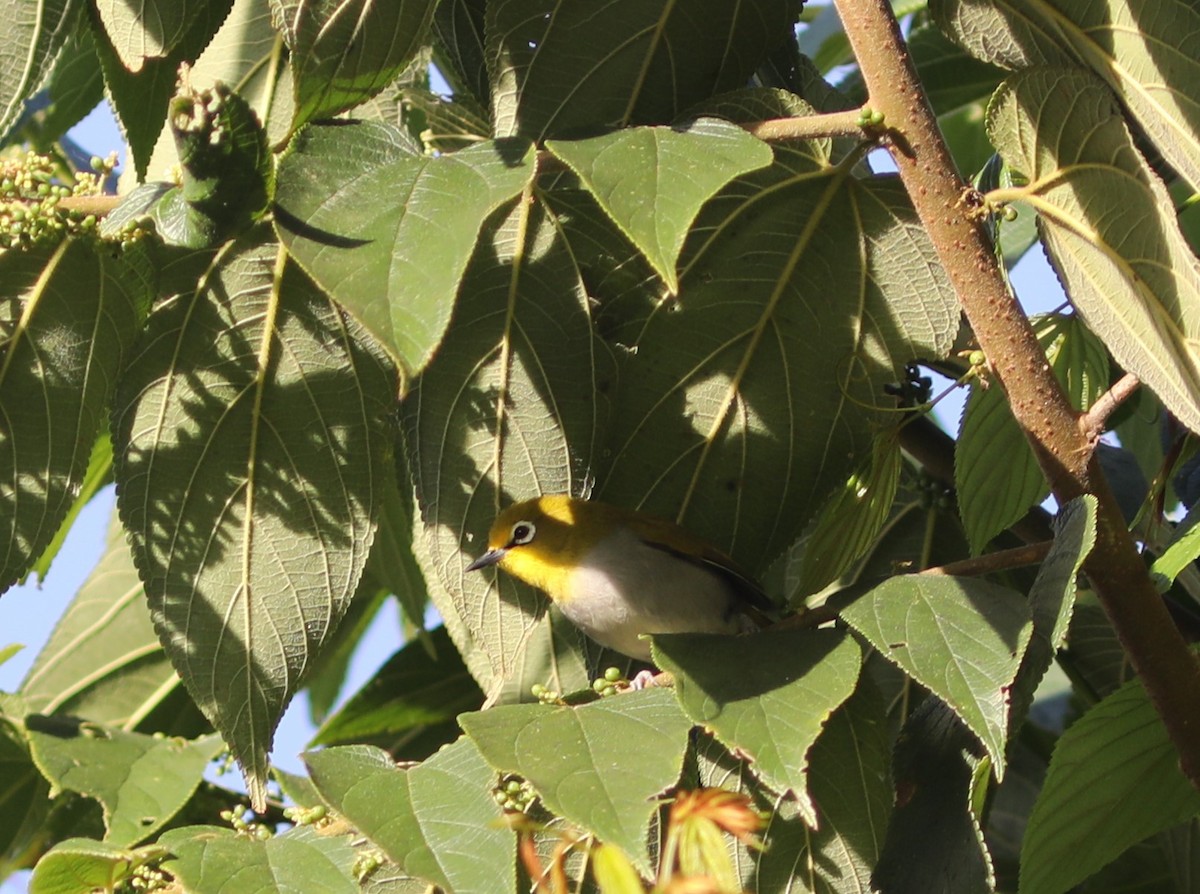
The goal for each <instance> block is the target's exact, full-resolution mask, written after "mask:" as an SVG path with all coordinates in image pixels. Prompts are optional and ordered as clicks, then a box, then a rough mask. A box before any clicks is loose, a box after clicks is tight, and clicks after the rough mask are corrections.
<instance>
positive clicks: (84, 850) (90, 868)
mask: <svg viewBox="0 0 1200 894" xmlns="http://www.w3.org/2000/svg"><path fill="white" fill-rule="evenodd" d="M164 854H165V851H164V850H163V849H162V848H161V847H159V846H157V845H152V846H150V847H141V848H129V847H126V846H124V845H121V844H115V843H113V842H110V841H94V840H92V839H91V838H68V839H66V840H65V841H60V842H58V843H57V844H55V845H54V847H52V848H51V849H50V850H49V851H47V852H46V853H45V854H44V855H43V856H42V858H41V859H40V860H38V862H37V866H35V867H34V869H33V875H32V876H31V877H30V879H29V892H30V894H79V892H80V891H112V890H114V889H116V888H117V887H118V886H120V885H121V883H123V882H125V883H127V882H128V881H129V880H130V878H132V871H133V869H134V868H136V867H137V866H140V865H143V864H145V863H148V862H150V861H152V860H156V859H159V858H161V857H162V856H164Z"/></svg>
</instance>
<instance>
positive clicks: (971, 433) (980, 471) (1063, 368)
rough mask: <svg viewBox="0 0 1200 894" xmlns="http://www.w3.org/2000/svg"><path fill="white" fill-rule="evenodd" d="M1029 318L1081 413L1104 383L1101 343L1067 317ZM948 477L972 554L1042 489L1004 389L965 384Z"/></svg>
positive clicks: (1105, 366)
mask: <svg viewBox="0 0 1200 894" xmlns="http://www.w3.org/2000/svg"><path fill="white" fill-rule="evenodd" d="M1030 322H1031V323H1032V325H1033V328H1034V332H1035V333H1036V335H1037V338H1038V342H1039V343H1040V344H1041V346H1042V349H1043V350H1044V351H1045V352H1046V360H1047V361H1048V362H1049V364H1050V368H1051V369H1052V370H1053V371H1054V375H1055V376H1056V377H1057V378H1058V381H1059V382H1060V383H1061V384H1062V386H1063V390H1064V391H1065V392H1066V394H1067V399H1068V400H1070V402H1071V406H1073V407H1075V408H1076V409H1077V410H1080V411H1083V412H1086V411H1087V410H1088V408H1089V407H1091V405H1092V403H1093V402H1094V401H1095V400H1096V398H1098V397H1099V396H1100V395H1101V394H1103V393H1104V391H1105V390H1107V388H1108V382H1109V371H1108V352H1107V351H1105V349H1104V345H1103V344H1101V343H1100V341H1099V339H1097V338H1096V336H1094V335H1093V334H1092V333H1091V331H1090V330H1089V329H1088V328H1087V326H1085V325H1084V324H1083V322H1082V321H1081V320H1080V319H1079V318H1078V317H1075V316H1064V315H1059V314H1046V315H1044V316H1036V317H1034V318H1033V319H1032V320H1031V321H1030ZM954 483H955V487H956V488H957V491H958V508H959V513H960V514H961V516H962V520H963V527H964V528H966V531H967V537H968V539H969V540H970V542H971V550H972V552H975V553H979V552H982V551H983V548H984V547H985V546H987V544H988V541H990V540H991V539H992V538H993V537H995V536H996V535H997V534H999V533H1000V532H1001V531H1003V530H1004V529H1005V528H1007V527H1008V526H1009V525H1011V524H1012V523H1013V522H1015V521H1017V520H1018V519H1020V518H1021V517H1022V516H1024V515H1025V513H1026V512H1028V511H1029V508H1030V507H1031V506H1036V505H1037V504H1038V503H1040V502H1041V501H1042V500H1043V499H1045V498H1046V496H1047V495H1048V494H1049V493H1050V486H1049V485H1048V484H1046V479H1045V478H1044V477H1043V476H1042V470H1041V467H1040V466H1039V465H1038V462H1037V458H1036V457H1035V456H1034V455H1033V449H1032V448H1031V447H1030V446H1029V440H1028V438H1026V437H1025V433H1024V432H1023V431H1022V430H1021V428H1020V426H1018V425H1017V421H1016V419H1014V418H1013V414H1012V410H1011V409H1010V408H1009V405H1008V396H1007V395H1006V394H1005V393H1004V389H1003V388H1001V387H1000V386H998V385H997V384H996V383H995V382H989V383H988V385H987V387H984V386H983V385H981V384H979V383H978V382H977V383H975V384H973V385H972V386H971V396H970V397H969V398H968V399H967V404H966V407H965V408H964V409H963V416H962V424H961V426H960V427H959V434H958V441H957V443H956V445H955V448H954Z"/></svg>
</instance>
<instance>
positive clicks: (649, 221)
mask: <svg viewBox="0 0 1200 894" xmlns="http://www.w3.org/2000/svg"><path fill="white" fill-rule="evenodd" d="M546 148H547V149H549V150H550V152H551V153H552V154H554V155H555V156H556V157H557V158H559V159H561V160H562V161H564V162H565V163H566V164H567V166H568V167H569V168H570V169H571V170H573V171H574V172H575V173H576V174H578V175H579V178H580V179H581V180H582V181H583V185H584V187H586V189H587V190H588V191H589V192H590V193H592V195H594V196H595V197H596V201H598V202H599V203H600V207H601V208H603V209H604V211H605V213H606V214H608V216H609V217H611V218H612V220H613V223H615V224H616V225H617V226H618V227H620V228H621V232H622V233H624V234H625V235H626V236H627V237H629V240H630V241H631V242H632V243H633V244H634V245H636V246H637V247H638V250H639V251H641V253H642V254H643V255H645V256H646V259H647V260H648V261H649V262H650V263H651V264H652V265H653V266H654V269H655V270H656V271H658V274H659V276H661V277H662V278H663V280H664V281H665V282H666V284H667V288H668V290H669V291H670V292H671V293H672V294H674V293H675V292H678V291H679V278H678V277H677V276H676V272H675V263H676V261H677V260H678V258H679V252H680V249H682V248H683V240H684V239H685V238H686V237H687V234H688V230H689V229H690V228H691V225H692V222H693V221H694V220H695V219H696V215H697V214H698V213H699V212H700V206H701V205H703V204H704V203H705V202H707V201H708V200H709V199H710V198H712V197H713V196H714V195H715V194H716V193H717V192H718V191H719V190H720V189H721V188H722V187H724V186H725V185H726V184H728V183H729V181H731V180H733V179H734V178H735V177H738V176H740V175H742V174H748V173H749V172H750V171H753V170H756V169H757V168H762V167H766V166H767V165H769V164H770V163H771V160H772V157H773V156H772V154H771V148H770V147H769V146H768V145H767V144H766V143H764V142H763V141H762V140H758V139H755V138H754V137H752V136H750V134H748V133H747V132H746V131H744V130H742V128H740V127H737V126H736V125H733V124H728V123H726V122H724V121H718V120H716V119H712V118H701V119H700V120H699V121H694V122H691V123H690V124H688V125H687V126H676V127H635V128H627V129H624V130H620V131H617V132H615V133H611V134H607V135H606V136H602V137H593V138H591V139H588V140H575V141H570V142H568V141H565V140H547V141H546Z"/></svg>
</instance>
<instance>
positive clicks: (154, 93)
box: [92, 0, 234, 182]
mask: <svg viewBox="0 0 1200 894" xmlns="http://www.w3.org/2000/svg"><path fill="white" fill-rule="evenodd" d="M164 2H166V0H164ZM233 3H234V0H211V2H206V3H203V4H200V5H199V6H198V7H196V10H197V12H196V18H195V19H193V20H192V21H191V23H190V24H189V25H188V27H187V28H186V29H185V30H184V32H183V34H182V36H181V37H180V40H179V42H178V43H177V44H176V45H175V47H174V48H173V49H172V50H171V51H170V52H169V53H167V55H166V56H163V57H160V58H152V59H146V60H145V61H144V62H143V64H142V66H141V68H140V70H138V71H137V72H132V71H130V70H129V69H127V68H126V67H125V65H124V64H123V63H122V62H121V58H120V56H119V55H118V53H117V51H116V49H115V48H114V47H113V44H112V42H111V41H110V40H109V38H108V37H107V36H106V34H105V33H104V29H103V27H102V26H101V24H100V23H99V21H98V19H99V16H98V15H97V14H95V13H93V28H92V36H93V37H94V38H95V42H96V54H97V55H98V56H99V57H100V67H101V68H102V69H103V70H104V83H105V86H106V87H107V89H108V96H109V99H110V100H111V102H112V106H113V111H114V112H116V115H117V120H118V121H119V122H120V125H121V132H122V134H124V136H125V139H126V140H127V141H128V143H129V153H130V155H131V156H132V159H133V164H132V168H133V170H134V172H135V173H136V175H137V179H138V181H139V182H140V181H142V180H144V179H145V178H146V171H147V169H148V167H149V164H150V155H151V153H152V152H153V150H154V144H155V141H156V140H157V139H158V135H159V133H160V132H161V131H162V129H163V124H164V123H165V122H166V120H167V106H168V104H169V103H170V102H171V97H172V96H173V95H174V93H175V86H176V80H177V74H178V70H179V65H180V64H181V63H184V62H187V63H191V62H194V61H196V58H197V57H198V56H199V55H200V53H201V52H203V50H204V48H205V47H206V46H207V45H208V42H209V41H210V40H212V38H213V35H214V34H216V33H217V29H218V28H220V27H221V23H222V22H223V21H225V17H226V16H227V15H229V10H230V9H231V8H232V6H233Z"/></svg>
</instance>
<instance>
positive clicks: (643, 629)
mask: <svg viewBox="0 0 1200 894" xmlns="http://www.w3.org/2000/svg"><path fill="white" fill-rule="evenodd" d="M487 545H488V548H487V552H485V553H484V554H483V555H482V556H480V557H479V558H478V559H476V560H475V561H474V562H472V563H471V564H470V565H468V566H467V570H468V571H475V570H477V569H480V568H486V567H487V566H489V565H499V566H500V567H501V568H502V569H503V570H504V571H506V572H508V573H509V574H511V575H512V576H513V577H516V578H518V579H520V580H523V581H525V583H527V584H530V585H532V586H534V587H537V588H538V589H540V590H542V591H543V592H544V593H545V594H546V595H547V596H549V597H550V599H551V600H552V601H553V602H554V603H555V604H556V605H557V606H558V607H559V608H560V609H561V610H562V613H563V614H564V615H566V616H567V618H568V619H569V620H570V621H571V622H572V623H574V624H575V625H576V626H577V627H579V628H580V629H581V630H582V631H583V632H584V633H586V634H587V635H588V636H590V637H591V638H592V639H594V640H595V641H596V642H598V643H600V644H601V645H603V646H608V647H609V648H610V649H615V650H616V651H618V652H621V653H622V654H625V655H628V656H630V657H631V658H639V659H641V660H643V661H649V660H650V643H649V641H648V640H645V639H642V638H641V637H642V635H643V634H652V633H741V632H745V631H747V630H752V629H754V628H755V627H756V626H760V625H761V624H762V623H763V622H764V621H765V616H764V614H763V612H766V611H770V610H771V609H772V608H773V606H772V605H771V603H770V601H769V600H768V599H767V597H766V595H764V594H763V592H762V590H761V589H760V588H759V587H758V585H757V584H755V583H754V582H753V581H752V580H751V579H750V578H749V577H748V576H747V575H746V574H745V573H744V572H743V571H741V570H740V569H739V568H738V567H737V565H736V564H735V563H734V561H733V560H732V559H731V558H729V556H727V555H725V554H724V553H723V552H721V551H720V550H719V549H717V548H716V547H714V546H712V545H711V544H709V543H707V542H705V541H704V540H702V539H700V538H699V537H696V536H695V535H693V534H691V533H689V532H688V531H686V530H684V529H683V528H681V527H680V526H679V525H677V524H675V523H674V522H669V521H666V520H664V519H660V518H655V517H654V516H652V515H647V514H645V513H643V512H636V511H633V510H630V509H620V508H618V507H616V506H610V505H608V504H606V503H599V502H593V501H590V500H579V499H576V498H575V497H570V496H567V495H565V494H557V495H553V496H544V497H538V498H537V499H535V500H527V501H525V502H523V503H516V504H514V505H512V506H509V507H508V508H507V509H505V510H504V511H503V512H501V513H500V515H499V516H497V518H496V521H495V522H494V523H493V524H492V529H491V531H490V532H489V533H488V543H487Z"/></svg>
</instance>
